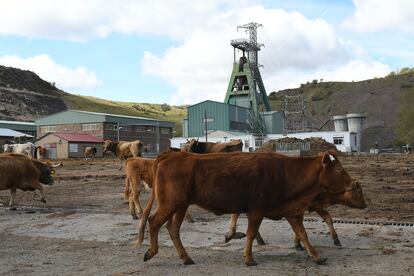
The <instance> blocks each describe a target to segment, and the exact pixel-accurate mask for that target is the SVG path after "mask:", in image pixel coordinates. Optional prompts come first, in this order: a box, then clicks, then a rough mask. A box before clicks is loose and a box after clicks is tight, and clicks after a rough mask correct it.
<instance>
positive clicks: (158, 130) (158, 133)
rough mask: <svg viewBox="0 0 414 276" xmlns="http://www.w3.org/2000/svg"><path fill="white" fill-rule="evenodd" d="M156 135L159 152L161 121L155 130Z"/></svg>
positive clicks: (158, 150)
mask: <svg viewBox="0 0 414 276" xmlns="http://www.w3.org/2000/svg"><path fill="white" fill-rule="evenodd" d="M155 135H156V137H155V143H156V145H155V147H156V150H157V153H159V152H160V123H159V122H157V128H156V130H155Z"/></svg>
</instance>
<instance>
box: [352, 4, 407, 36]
mask: <svg viewBox="0 0 414 276" xmlns="http://www.w3.org/2000/svg"><path fill="white" fill-rule="evenodd" d="M353 2H354V6H355V12H354V14H353V16H352V17H351V18H349V19H347V20H346V21H345V22H344V25H345V27H347V28H349V29H351V30H354V31H357V32H376V31H381V30H390V31H397V30H400V31H404V32H409V33H413V32H414V29H413V27H412V26H413V25H414V5H413V1H411V0H393V1H391V0H353Z"/></svg>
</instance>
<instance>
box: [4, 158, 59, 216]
mask: <svg viewBox="0 0 414 276" xmlns="http://www.w3.org/2000/svg"><path fill="white" fill-rule="evenodd" d="M54 173H55V171H54V169H53V167H52V166H51V165H50V164H45V163H43V162H40V161H39V160H36V159H33V158H30V157H27V156H26V155H23V154H15V153H4V154H0V190H8V189H10V204H9V205H10V210H15V209H16V208H15V207H14V200H15V196H16V190H17V189H20V190H23V191H34V190H36V189H38V190H39V192H40V194H41V199H40V200H41V201H42V202H44V203H46V199H45V195H44V193H43V187H42V185H41V184H40V183H43V184H46V185H52V184H53V182H54V181H53V177H52V176H53V175H54Z"/></svg>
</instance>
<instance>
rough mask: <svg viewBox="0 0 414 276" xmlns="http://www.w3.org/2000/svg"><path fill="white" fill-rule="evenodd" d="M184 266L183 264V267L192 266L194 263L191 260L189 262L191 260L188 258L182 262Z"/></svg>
mask: <svg viewBox="0 0 414 276" xmlns="http://www.w3.org/2000/svg"><path fill="white" fill-rule="evenodd" d="M184 264H185V265H193V264H194V261H193V260H191V258H188V259H187V260H186V261H185V262H184Z"/></svg>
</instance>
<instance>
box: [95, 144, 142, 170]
mask: <svg viewBox="0 0 414 276" xmlns="http://www.w3.org/2000/svg"><path fill="white" fill-rule="evenodd" d="M142 146H143V144H142V142H141V141H140V140H135V141H132V142H125V141H119V142H113V141H111V140H105V141H104V144H103V150H102V151H103V153H104V154H108V153H110V152H112V153H113V154H114V155H115V156H116V157H118V158H119V160H120V165H119V170H120V169H122V160H123V159H127V158H129V157H141V149H142Z"/></svg>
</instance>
